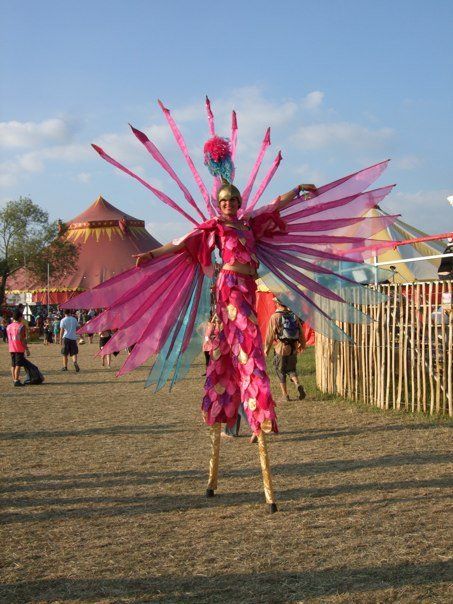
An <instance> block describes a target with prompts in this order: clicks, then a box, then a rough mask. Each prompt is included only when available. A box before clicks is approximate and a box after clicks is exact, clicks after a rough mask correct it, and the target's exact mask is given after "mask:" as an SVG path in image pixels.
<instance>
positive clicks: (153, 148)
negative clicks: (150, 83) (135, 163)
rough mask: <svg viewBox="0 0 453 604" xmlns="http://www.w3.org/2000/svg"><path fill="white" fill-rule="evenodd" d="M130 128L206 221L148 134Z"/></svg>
mask: <svg viewBox="0 0 453 604" xmlns="http://www.w3.org/2000/svg"><path fill="white" fill-rule="evenodd" d="M129 126H130V127H131V130H132V132H133V133H134V134H135V136H136V137H137V138H138V140H139V141H140V142H141V143H142V145H143V146H144V147H145V149H146V150H147V151H148V153H150V155H152V157H153V158H154V159H155V160H156V161H157V163H158V164H159V165H161V166H162V168H163V169H164V170H165V171H166V172H167V174H169V175H170V176H171V178H172V179H173V180H174V181H175V182H176V184H177V185H178V187H179V188H180V189H181V191H182V192H183V194H184V197H185V198H186V200H187V201H188V202H189V204H190V205H191V206H192V207H193V208H194V209H195V210H196V211H197V212H198V214H199V216H200V217H201V219H202V220H203V221H205V220H206V216H205V215H204V214H203V212H202V211H201V210H200V208H199V207H198V206H197V204H196V202H195V200H194V198H193V197H192V195H191V194H190V191H189V190H188V188H187V187H186V186H185V185H184V184H183V182H182V181H181V179H180V178H179V176H178V175H177V174H176V172H175V171H174V170H173V168H172V167H171V166H170V164H169V163H168V161H167V160H166V159H165V157H164V156H163V155H162V153H161V152H160V151H159V149H158V148H157V147H156V145H155V144H154V143H153V142H152V141H150V140H149V138H148V137H147V136H146V134H145V133H144V132H141V131H140V130H137V128H134V127H133V126H131V124H129Z"/></svg>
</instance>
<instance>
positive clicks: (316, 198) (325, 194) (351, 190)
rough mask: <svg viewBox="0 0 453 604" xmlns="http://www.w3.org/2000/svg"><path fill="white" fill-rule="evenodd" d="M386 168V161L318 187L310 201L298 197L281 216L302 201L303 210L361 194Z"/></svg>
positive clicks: (288, 212) (290, 211) (285, 214)
mask: <svg viewBox="0 0 453 604" xmlns="http://www.w3.org/2000/svg"><path fill="white" fill-rule="evenodd" d="M387 166H388V161H385V162H381V163H379V164H376V165H374V166H371V167H369V168H365V169H364V170H360V171H359V172H355V173H354V174H350V175H349V176H345V177H344V178H341V179H339V180H336V181H334V182H332V183H329V184H328V185H325V186H323V187H319V189H318V190H317V191H316V194H314V195H313V196H311V198H310V199H308V200H305V201H304V199H303V198H302V197H299V198H296V199H295V200H294V201H292V202H291V203H290V204H289V205H288V206H286V208H285V209H284V210H282V216H283V217H285V216H287V215H288V214H291V213H292V211H293V208H294V206H295V205H296V204H298V203H300V201H303V203H304V209H305V208H310V207H313V206H317V205H319V204H320V203H326V202H329V201H334V200H337V199H341V198H344V197H350V196H352V195H357V194H359V193H362V192H363V191H365V190H366V189H367V188H368V187H369V186H370V185H371V184H372V183H373V182H374V181H375V180H377V179H378V178H379V176H380V175H381V174H382V172H383V171H384V170H385V169H386V168H387Z"/></svg>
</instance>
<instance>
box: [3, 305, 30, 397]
mask: <svg viewBox="0 0 453 604" xmlns="http://www.w3.org/2000/svg"><path fill="white" fill-rule="evenodd" d="M6 334H7V336H8V350H9V352H10V353H11V375H12V378H13V382H14V386H23V384H22V382H21V381H20V368H21V367H23V366H24V361H25V353H27V356H29V355H30V351H29V349H28V344H27V336H26V331H25V326H24V324H23V323H22V311H21V310H19V309H17V308H16V310H15V311H14V313H13V322H12V323H10V324H9V325H8V327H7V328H6Z"/></svg>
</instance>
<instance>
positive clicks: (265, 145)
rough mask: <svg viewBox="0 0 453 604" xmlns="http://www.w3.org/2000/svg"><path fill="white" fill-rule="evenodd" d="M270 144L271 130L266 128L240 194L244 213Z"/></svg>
mask: <svg viewBox="0 0 453 604" xmlns="http://www.w3.org/2000/svg"><path fill="white" fill-rule="evenodd" d="M270 144H271V129H270V128H268V129H267V130H266V134H265V135H264V138H263V142H262V143H261V149H260V152H259V153H258V157H257V158H256V161H255V165H254V166H253V168H252V171H251V173H250V176H249V179H248V181H247V184H246V185H245V189H244V191H243V193H242V211H245V209H246V207H247V202H248V200H249V197H250V193H251V191H252V187H253V185H254V183H255V179H256V175H257V174H258V170H259V169H260V167H261V164H262V162H263V158H264V154H265V153H266V150H267V148H268V147H269V145H270Z"/></svg>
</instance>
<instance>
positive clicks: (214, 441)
mask: <svg viewBox="0 0 453 604" xmlns="http://www.w3.org/2000/svg"><path fill="white" fill-rule="evenodd" d="M221 429H222V425H221V424H220V423H219V422H217V423H216V424H214V425H213V426H211V429H210V431H209V435H210V438H211V459H210V461H209V479H208V488H207V489H206V497H214V495H215V493H214V491H215V490H216V489H217V476H218V473H219V454H220V431H221Z"/></svg>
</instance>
